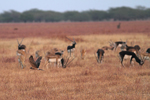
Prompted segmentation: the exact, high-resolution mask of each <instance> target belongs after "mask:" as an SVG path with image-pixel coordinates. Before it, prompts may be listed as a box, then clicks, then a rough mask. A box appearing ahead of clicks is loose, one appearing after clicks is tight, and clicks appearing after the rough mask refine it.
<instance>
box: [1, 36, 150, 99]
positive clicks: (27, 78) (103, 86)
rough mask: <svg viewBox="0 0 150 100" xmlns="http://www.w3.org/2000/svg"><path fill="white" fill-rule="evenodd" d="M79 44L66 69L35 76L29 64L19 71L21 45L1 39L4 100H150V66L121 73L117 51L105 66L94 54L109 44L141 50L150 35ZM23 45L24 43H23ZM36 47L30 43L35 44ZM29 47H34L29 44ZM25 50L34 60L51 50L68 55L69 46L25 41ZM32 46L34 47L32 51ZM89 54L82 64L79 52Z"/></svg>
mask: <svg viewBox="0 0 150 100" xmlns="http://www.w3.org/2000/svg"><path fill="white" fill-rule="evenodd" d="M73 37H74V38H75V40H76V42H77V46H76V51H75V56H76V58H75V60H74V61H73V62H72V63H71V65H70V66H68V67H67V68H66V69H63V68H57V67H55V66H50V67H49V68H48V69H47V68H46V66H44V60H42V62H41V65H40V68H41V69H43V71H39V70H31V69H29V68H30V64H29V63H28V57H29V56H28V57H27V58H26V67H25V68H24V69H21V68H20V67H19V66H18V62H17V59H16V50H17V45H18V44H17V40H16V39H10V40H9V41H8V40H7V39H0V41H1V42H0V52H1V53H0V65H1V67H0V87H1V88H0V100H12V99H14V100H50V99H55V100H56V99H61V100H70V99H78V100H87V99H89V100H91V99H92V100H99V99H102V100H115V99H116V100H121V99H123V100H126V99H129V100H148V99H150V68H149V66H150V64H149V62H148V61H145V64H144V65H143V66H139V65H138V63H136V62H134V64H135V66H132V67H129V66H130V65H129V61H125V67H121V64H120V62H119V58H118V57H117V54H118V52H119V49H117V51H115V52H114V51H105V55H104V61H103V62H102V63H101V64H98V63H97V62H96V59H95V57H94V53H95V52H96V51H97V49H99V48H101V47H103V46H109V41H110V40H112V41H120V39H121V40H123V41H126V40H127V44H129V45H130V43H131V42H133V41H134V45H136V44H138V45H140V47H141V48H142V49H143V50H146V49H147V48H148V44H146V43H150V40H149V36H147V35H140V34H136V35H111V36H110V35H84V36H72V37H70V38H73ZM19 40H21V38H20V39H19ZM31 41H32V43H31ZM30 43H31V44H30ZM23 44H25V45H26V46H27V49H29V48H30V52H29V55H33V56H34V58H35V51H36V50H43V51H48V50H51V49H52V48H59V49H62V50H65V53H64V55H67V51H66V48H67V46H68V45H71V42H70V41H68V40H67V39H65V38H64V37H53V38H24V40H23ZM29 46H30V47H29ZM81 48H86V50H87V53H86V58H85V59H84V60H81V57H80V49H81Z"/></svg>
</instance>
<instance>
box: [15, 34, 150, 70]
mask: <svg viewBox="0 0 150 100" xmlns="http://www.w3.org/2000/svg"><path fill="white" fill-rule="evenodd" d="M66 38H67V37H66ZM67 39H68V40H70V41H72V45H71V46H68V47H67V52H68V56H67V57H63V52H64V51H62V50H58V49H57V48H53V49H52V50H51V51H47V52H46V53H45V52H44V55H45V56H44V59H45V62H46V63H45V65H46V66H47V67H48V65H49V64H51V63H54V64H55V65H56V66H61V67H63V68H66V67H67V66H68V65H69V64H70V63H71V62H72V61H73V60H74V59H75V56H74V55H72V54H73V52H74V51H75V46H76V42H75V39H74V38H73V40H71V39H69V38H67ZM22 41H23V39H22ZM22 41H21V42H20V43H19V41H18V40H17V42H18V50H17V58H18V62H19V66H21V68H24V67H25V59H26V55H27V53H29V51H28V52H27V51H26V46H25V45H23V44H22ZM109 43H110V46H103V47H102V48H101V49H98V50H97V52H96V53H95V58H96V60H97V62H98V63H101V62H102V60H103V58H104V53H105V50H114V51H116V48H118V47H119V48H120V49H121V51H120V52H119V54H118V57H119V59H120V62H121V64H122V66H124V64H123V61H124V59H130V64H132V59H133V58H134V59H135V61H136V62H137V63H139V65H143V64H144V61H145V60H149V61H150V48H148V49H147V50H146V52H141V51H140V46H139V45H135V46H128V45H127V41H126V42H123V41H116V42H112V41H110V42H109ZM80 53H81V58H82V59H84V57H85V54H86V50H85V49H81V50H80ZM35 55H36V58H37V60H36V61H35V60H34V58H33V55H30V56H29V63H30V65H31V68H30V69H38V70H42V69H39V66H40V63H41V60H42V56H41V55H42V52H41V51H39V50H38V51H36V53H35ZM71 56H73V57H71ZM70 58H72V59H70Z"/></svg>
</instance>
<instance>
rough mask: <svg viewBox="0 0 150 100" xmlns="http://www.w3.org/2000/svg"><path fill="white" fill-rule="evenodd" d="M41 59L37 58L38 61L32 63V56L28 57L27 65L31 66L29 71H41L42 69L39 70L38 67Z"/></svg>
mask: <svg viewBox="0 0 150 100" xmlns="http://www.w3.org/2000/svg"><path fill="white" fill-rule="evenodd" d="M41 59H42V56H40V57H38V59H37V60H36V61H34V59H33V56H32V55H31V56H30V57H29V63H30V64H31V66H32V67H30V69H38V70H42V69H39V66H40V63H41Z"/></svg>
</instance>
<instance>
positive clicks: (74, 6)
mask: <svg viewBox="0 0 150 100" xmlns="http://www.w3.org/2000/svg"><path fill="white" fill-rule="evenodd" d="M139 5H140V6H145V7H147V8H150V0H1V3H0V13H2V12H4V11H10V10H15V11H18V12H23V11H26V10H30V9H33V8H37V9H40V10H53V11H59V12H65V11H73V10H76V11H86V10H105V11H106V10H108V9H109V8H111V7H113V8H115V7H122V6H126V7H131V8H135V7H136V6H139Z"/></svg>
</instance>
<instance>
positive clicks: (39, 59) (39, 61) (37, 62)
mask: <svg viewBox="0 0 150 100" xmlns="http://www.w3.org/2000/svg"><path fill="white" fill-rule="evenodd" d="M41 59H42V56H40V57H39V58H38V59H37V60H36V62H35V63H36V66H37V68H39V66H40V63H41Z"/></svg>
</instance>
